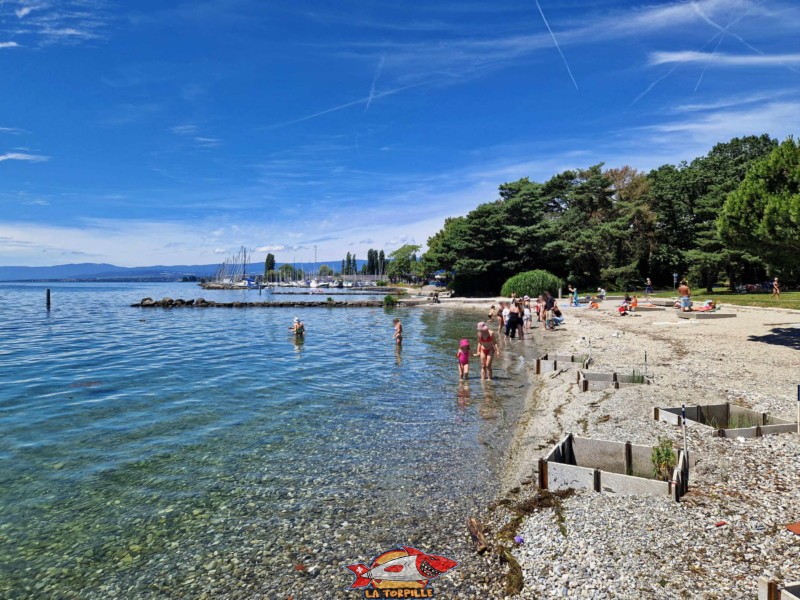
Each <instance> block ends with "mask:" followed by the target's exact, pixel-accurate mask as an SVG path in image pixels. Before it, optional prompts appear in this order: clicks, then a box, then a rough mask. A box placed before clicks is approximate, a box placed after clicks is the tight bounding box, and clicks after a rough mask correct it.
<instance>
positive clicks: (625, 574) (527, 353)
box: [448, 299, 800, 599]
mask: <svg viewBox="0 0 800 600" xmlns="http://www.w3.org/2000/svg"><path fill="white" fill-rule="evenodd" d="M492 302H493V300H492V299H487V300H486V302H485V303H484V304H485V305H486V306H487V307H488V306H489V305H490V304H491V303H492ZM458 304H459V302H458V300H456V299H453V300H451V301H449V302H448V305H458ZM565 304H566V302H563V301H562V303H561V305H562V307H563V310H564V313H565V317H566V321H565V324H564V325H563V326H562V327H560V328H559V329H558V330H556V331H554V332H550V331H547V332H545V331H543V330H542V329H541V328H539V329H537V330H535V331H534V335H533V336H532V339H531V336H529V337H528V339H526V340H525V341H519V340H516V341H515V340H504V341H503V350H504V352H505V354H506V355H509V354H512V353H518V354H520V355H521V356H524V357H525V361H526V365H527V369H528V371H529V377H530V389H529V393H528V397H527V399H526V406H525V412H524V415H523V418H522V419H521V422H520V423H519V424H518V426H517V430H516V434H515V438H514V442H513V444H512V447H511V450H510V453H509V457H508V460H507V463H506V464H507V469H506V471H505V472H504V473H503V474H502V476H503V478H504V486H503V487H504V489H505V490H506V494H505V496H504V497H503V498H499V499H498V502H496V503H494V504H492V505H491V506H490V507H489V508H488V509H487V512H486V514H484V515H482V518H483V521H482V522H483V523H484V526H485V528H486V532H487V538H488V539H489V541H490V545H492V546H493V550H494V554H493V553H492V551H490V552H488V553H486V554H485V555H484V556H485V557H486V558H485V560H486V563H487V566H489V565H491V564H492V562H493V561H494V563H495V564H494V567H493V569H490V571H495V570H496V569H498V568H500V566H502V567H503V568H504V569H505V571H506V572H509V571H512V570H514V569H516V566H514V568H513V569H512V568H509V567H508V565H507V564H506V563H505V562H504V561H502V560H500V558H499V557H498V556H497V550H498V549H499V548H500V547H501V546H503V545H505V546H507V547H508V546H509V544H507V543H506V542H505V541H503V539H501V538H502V536H501V535H499V534H500V533H505V538H504V539H505V540H506V541H507V538H508V530H509V527H512V528H514V529H515V530H516V535H518V536H519V537H518V538H517V539H518V543H513V544H511V547H512V549H511V551H512V554H513V557H514V559H515V560H516V562H518V564H519V569H518V570H517V573H516V574H517V575H521V578H522V586H521V591H520V592H519V593H518V594H517V595H516V596H513V597H517V598H525V599H538V598H598V599H599V598H664V599H666V598H709V599H711V598H717V599H723V598H724V599H730V598H754V597H755V596H756V593H757V581H758V578H759V577H766V578H769V579H777V580H779V581H780V582H781V583H788V582H794V581H800V536H798V535H795V534H794V533H792V532H790V531H789V530H787V529H786V527H785V526H786V525H787V524H790V523H793V522H796V521H800V435H798V434H797V433H782V434H777V435H769V436H764V437H759V438H750V439H745V438H736V437H733V438H722V437H713V435H712V428H711V427H709V426H705V425H701V424H695V423H693V422H690V424H689V426H688V427H687V444H688V448H689V451H690V453H691V456H692V458H693V460H694V461H696V466H695V468H694V469H693V470H692V472H691V477H690V484H689V492H688V494H687V495H686V496H684V497H683V498H682V500H681V501H680V502H675V501H674V500H673V499H672V498H671V497H670V496H666V495H665V496H664V497H646V496H623V495H616V494H608V493H595V492H591V491H578V492H576V493H574V494H566V495H565V497H564V498H558V499H556V502H555V503H553V502H537V501H536V498H537V485H536V482H537V477H536V476H537V473H536V470H537V462H538V459H539V458H540V457H542V456H544V455H545V454H546V453H547V452H548V451H549V449H550V448H551V447H552V446H553V444H554V443H555V442H556V441H558V440H560V439H561V438H562V437H563V436H564V435H565V434H567V433H573V434H574V435H577V436H582V437H588V438H593V439H598V440H611V441H617V442H626V441H630V442H631V443H634V444H643V445H656V444H657V443H658V441H659V438H667V439H670V440H672V441H673V443H674V446H675V447H680V446H682V444H683V430H682V428H681V427H677V426H675V425H671V424H668V423H665V422H662V421H656V420H655V419H654V418H653V407H656V406H658V407H679V406H680V405H681V404H682V403H686V404H687V405H692V404H704V405H705V404H722V403H726V402H729V403H732V404H735V405H739V406H744V407H747V408H751V409H753V410H756V411H758V412H767V413H769V415H770V416H771V417H778V418H781V419H784V420H787V421H792V422H794V421H796V411H797V404H798V401H797V385H798V383H800V352H798V350H800V312H798V311H791V310H784V309H750V308H737V307H730V306H726V307H723V311H724V312H726V313H733V314H735V315H736V317H735V318H727V319H719V320H698V321H695V320H683V319H678V318H677V314H676V311H675V310H673V309H670V308H667V309H665V310H658V311H652V312H640V313H635V314H634V315H632V316H626V317H620V316H618V315H617V312H616V310H615V308H616V307H615V304H616V303H615V302H613V301H612V300H607V301H606V302H605V303H604V304H605V306H604V307H602V308H601V309H600V310H597V311H591V310H588V309H585V308H566V307H564V305H565ZM480 306H481V308H483V304H481V305H480ZM482 312H483V311H482ZM547 352H550V353H556V352H558V353H565V354H586V353H587V352H590V353H591V359H592V363H591V367H590V369H591V370H593V371H607V372H611V371H617V372H620V373H624V372H629V373H630V372H631V371H632V370H634V369H635V370H637V371H638V372H644V371H646V373H647V375H648V376H649V377H652V379H653V384H652V385H636V386H631V387H627V388H621V389H618V390H614V389H608V390H599V391H588V392H581V391H579V390H578V386H577V385H576V383H575V381H576V376H575V371H563V372H558V371H555V372H550V373H544V374H542V375H536V374H535V373H534V369H533V366H534V364H535V357H536V356H537V355H542V354H544V353H547ZM645 353H646V356H647V362H646V364H645ZM532 499H533V502H532V501H531V500H532ZM551 504H555V505H553V506H551ZM531 506H533V508H531ZM514 507H517V508H520V507H526V508H527V510H523V511H522V514H524V518H522V519H521V520H520V519H519V515H520V514H521V513H520V510H515V509H514ZM515 515H516V516H517V522H512V521H513V519H514V517H515ZM504 528H505V529H504ZM507 583H508V582H507V578H506V580H504V581H495V582H494V587H492V588H491V590H487V594H486V596H485V597H492V598H506V597H512V594H511V592H510V591H508V589H507V588H506V587H505V586H506V585H507Z"/></svg>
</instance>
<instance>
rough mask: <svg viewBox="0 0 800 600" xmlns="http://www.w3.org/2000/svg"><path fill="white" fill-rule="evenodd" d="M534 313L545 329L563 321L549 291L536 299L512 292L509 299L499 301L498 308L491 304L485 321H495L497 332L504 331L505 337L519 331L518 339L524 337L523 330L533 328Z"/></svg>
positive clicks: (512, 337)
mask: <svg viewBox="0 0 800 600" xmlns="http://www.w3.org/2000/svg"><path fill="white" fill-rule="evenodd" d="M534 315H535V317H536V321H537V322H538V323H542V326H543V327H544V328H545V329H550V330H552V329H555V328H556V325H560V324H561V323H562V322H563V321H564V315H563V314H562V313H561V310H560V309H559V308H558V304H557V303H556V299H555V298H554V297H553V296H552V295H551V294H550V292H545V293H544V294H542V295H541V296H539V297H538V298H537V299H536V300H532V299H531V298H530V297H529V296H523V297H522V298H517V296H516V294H512V295H511V299H510V300H509V301H501V302H500V303H499V308H495V306H494V304H492V306H491V308H490V309H489V317H488V320H487V322H488V323H494V322H495V321H496V322H497V326H498V329H497V330H498V333H500V332H504V333H505V336H506V338H511V339H516V335H517V333H519V339H521V340H522V339H525V332H526V331H530V330H531V329H533V319H534Z"/></svg>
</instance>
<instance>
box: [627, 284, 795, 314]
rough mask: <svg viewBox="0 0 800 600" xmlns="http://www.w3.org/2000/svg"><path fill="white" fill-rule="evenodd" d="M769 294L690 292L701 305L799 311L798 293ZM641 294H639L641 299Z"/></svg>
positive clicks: (668, 294) (664, 294) (669, 294)
mask: <svg viewBox="0 0 800 600" xmlns="http://www.w3.org/2000/svg"><path fill="white" fill-rule="evenodd" d="M771 295H772V294H771V293H755V294H737V293H736V292H731V291H729V290H727V289H724V288H718V289H715V290H714V293H713V294H706V293H705V290H702V291H700V290H692V301H693V302H700V303H702V302H703V300H706V299H707V298H711V299H712V300H714V301H715V302H716V303H717V304H722V305H723V306H724V305H725V304H731V305H737V306H764V307H771V308H793V309H795V310H800V292H781V296H780V298H779V299H775V300H772V299H770V296H771ZM641 296H642V294H639V297H640V298H641ZM677 296H678V294H677V293H676V292H673V291H666V292H656V293H654V294H653V297H654V298H676V297H677Z"/></svg>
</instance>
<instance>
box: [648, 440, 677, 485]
mask: <svg viewBox="0 0 800 600" xmlns="http://www.w3.org/2000/svg"><path fill="white" fill-rule="evenodd" d="M650 459H651V460H652V462H653V477H655V478H656V479H660V480H662V481H669V478H670V476H671V475H672V470H673V469H674V468H675V465H676V464H677V463H678V457H677V456H675V451H674V450H673V449H672V440H669V439H666V438H658V446H656V447H655V448H653V453H652V455H651V457H650Z"/></svg>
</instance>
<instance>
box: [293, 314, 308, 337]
mask: <svg viewBox="0 0 800 600" xmlns="http://www.w3.org/2000/svg"><path fill="white" fill-rule="evenodd" d="M289 331H291V332H292V333H294V334H295V335H296V336H297V337H303V335H304V334H305V332H306V326H305V324H304V323H303V322H302V321H301V320H300V317H295V318H294V322H293V323H292V326H291V327H289Z"/></svg>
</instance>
